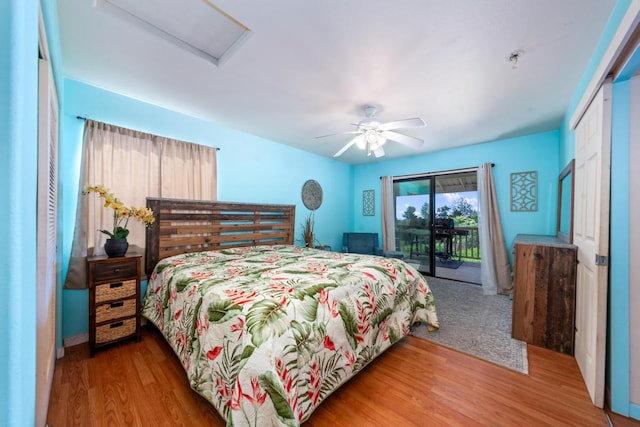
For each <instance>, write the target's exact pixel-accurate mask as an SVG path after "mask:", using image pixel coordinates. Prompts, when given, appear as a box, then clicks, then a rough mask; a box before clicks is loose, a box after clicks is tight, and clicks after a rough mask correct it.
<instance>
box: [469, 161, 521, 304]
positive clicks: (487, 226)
mask: <svg viewBox="0 0 640 427" xmlns="http://www.w3.org/2000/svg"><path fill="white" fill-rule="evenodd" d="M478 201H479V212H478V217H479V222H480V223H479V237H480V253H481V254H482V264H481V267H480V277H481V279H482V291H483V293H484V294H485V295H495V294H508V293H509V292H510V291H511V289H512V288H513V285H512V281H511V266H510V264H509V257H508V256H507V249H506V246H505V244H504V235H503V233H502V222H501V221H500V211H499V210H498V198H497V196H496V190H495V185H494V183H493V173H492V171H491V163H485V164H483V165H481V166H480V167H479V168H478Z"/></svg>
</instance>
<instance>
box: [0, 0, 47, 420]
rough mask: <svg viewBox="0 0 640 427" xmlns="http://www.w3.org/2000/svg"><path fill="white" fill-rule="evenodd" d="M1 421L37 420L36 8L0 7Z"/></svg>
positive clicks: (20, 0) (25, 3)
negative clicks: (0, 201)
mask: <svg viewBox="0 0 640 427" xmlns="http://www.w3.org/2000/svg"><path fill="white" fill-rule="evenodd" d="M0 52H2V55H0V100H1V102H0V200H2V201H3V207H2V209H0V223H1V224H2V228H3V233H2V235H3V237H4V244H3V245H1V246H0V259H2V262H1V263H0V277H2V278H3V280H2V281H3V283H2V298H0V337H1V338H2V345H0V420H2V421H0V423H2V424H3V425H8V426H28V425H33V423H34V421H35V399H36V397H35V391H36V379H35V378H36V369H35V363H36V271H35V267H34V266H35V265H36V189H37V185H36V182H37V162H38V158H37V143H38V141H37V124H38V109H37V108H38V103H37V99H38V94H37V88H38V3H37V1H35V0H9V1H6V0H5V1H2V2H0Z"/></svg>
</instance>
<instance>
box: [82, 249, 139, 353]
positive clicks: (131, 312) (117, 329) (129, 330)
mask: <svg viewBox="0 0 640 427" xmlns="http://www.w3.org/2000/svg"><path fill="white" fill-rule="evenodd" d="M87 267H88V270H89V353H90V356H91V357H93V355H94V353H95V351H96V348H98V347H102V346H104V345H108V344H112V343H115V342H118V341H121V340H124V339H128V338H135V339H136V340H137V341H140V279H141V273H142V256H141V255H135V254H131V255H126V256H123V257H117V258H108V257H106V256H95V257H88V258H87Z"/></svg>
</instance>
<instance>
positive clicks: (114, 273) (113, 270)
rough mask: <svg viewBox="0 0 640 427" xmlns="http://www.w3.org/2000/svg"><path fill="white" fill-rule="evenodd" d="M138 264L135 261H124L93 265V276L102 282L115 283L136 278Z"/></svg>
mask: <svg viewBox="0 0 640 427" xmlns="http://www.w3.org/2000/svg"><path fill="white" fill-rule="evenodd" d="M137 274H138V263H137V261H136V260H135V259H124V260H122V261H117V262H108V263H96V264H94V265H93V276H94V277H99V278H100V280H101V281H102V280H109V281H115V280H118V279H128V278H131V277H136V276H137Z"/></svg>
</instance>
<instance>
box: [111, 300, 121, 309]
mask: <svg viewBox="0 0 640 427" xmlns="http://www.w3.org/2000/svg"><path fill="white" fill-rule="evenodd" d="M110 305H111V308H118V307H122V306H123V305H124V301H118V302H112V303H111V304H110Z"/></svg>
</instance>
